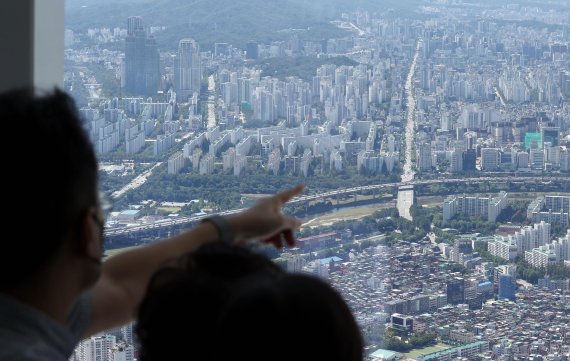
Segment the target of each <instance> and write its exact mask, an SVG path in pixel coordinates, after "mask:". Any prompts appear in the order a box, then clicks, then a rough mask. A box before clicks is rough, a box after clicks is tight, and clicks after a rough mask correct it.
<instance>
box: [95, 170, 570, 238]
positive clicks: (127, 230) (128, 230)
mask: <svg viewBox="0 0 570 361" xmlns="http://www.w3.org/2000/svg"><path fill="white" fill-rule="evenodd" d="M548 181H570V177H560V176H559V177H513V176H510V177H480V178H451V179H426V180H414V181H409V182H398V183H383V184H372V185H367V186H359V187H352V188H344V189H338V190H334V191H329V192H324V193H318V194H311V195H303V196H300V197H296V198H293V199H292V200H291V201H290V202H289V203H290V204H295V203H301V202H308V201H312V200H316V199H322V198H328V197H333V196H342V195H348V194H352V193H359V192H362V191H374V190H381V189H389V188H394V187H401V186H411V185H413V186H419V185H430V184H448V183H480V182H501V183H505V182H524V183H542V182H548ZM244 209H245V208H239V209H233V210H229V211H224V212H220V213H219V214H221V215H228V214H233V213H237V212H240V211H242V210H244ZM205 217H207V216H192V217H181V218H176V219H165V220H163V221H161V222H155V223H152V224H143V225H134V226H125V227H120V228H113V229H107V230H106V231H105V236H107V237H112V236H119V235H128V234H133V233H137V232H144V231H149V230H158V229H161V228H168V227H172V226H181V225H185V224H189V223H193V222H197V221H200V220H201V219H202V218H205Z"/></svg>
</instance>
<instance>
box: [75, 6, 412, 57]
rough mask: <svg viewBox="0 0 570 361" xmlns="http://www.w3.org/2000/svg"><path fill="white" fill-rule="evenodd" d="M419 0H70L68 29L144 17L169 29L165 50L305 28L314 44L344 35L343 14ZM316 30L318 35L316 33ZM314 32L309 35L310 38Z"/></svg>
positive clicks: (275, 37) (121, 23) (164, 38)
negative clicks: (183, 41)
mask: <svg viewBox="0 0 570 361" xmlns="http://www.w3.org/2000/svg"><path fill="white" fill-rule="evenodd" d="M419 2H420V1H419V0H407V1H405V0H404V1H397V0H385V1H372V0H350V1H343V0H314V1H310V0H124V1H116V0H115V1H112V0H68V2H67V5H66V6H67V11H66V26H68V27H69V28H71V29H73V30H80V31H84V30H86V29H87V28H90V27H111V28H113V27H117V26H120V27H125V26H126V22H127V18H128V17H129V16H133V15H137V16H142V17H143V20H144V23H145V25H146V26H158V25H160V26H167V28H168V30H167V31H166V32H163V33H160V34H157V38H158V40H159V43H160V44H161V46H163V47H167V48H172V47H175V46H176V43H177V41H178V39H180V38H183V37H192V38H195V39H196V40H198V42H199V43H200V44H203V45H204V46H205V47H211V45H212V44H213V43H215V42H227V43H231V44H233V45H236V46H240V47H243V46H244V44H245V43H246V42H247V41H248V40H250V39H254V40H258V41H263V42H265V41H270V40H278V39H283V38H284V37H286V36H288V35H287V34H283V32H282V31H281V30H284V29H289V28H293V29H307V28H311V29H310V30H309V31H308V32H307V33H308V34H301V35H300V37H302V36H304V35H306V36H307V37H308V38H310V39H311V40H317V39H319V38H328V37H333V36H341V35H342V34H343V32H342V31H340V30H339V29H337V28H335V27H334V26H332V25H331V24H330V23H329V21H330V20H332V19H337V18H338V17H339V16H340V14H341V12H343V11H350V10H356V9H358V8H360V9H370V10H373V11H378V10H386V9H388V8H396V9H405V10H411V9H413V8H414V7H415V5H417V4H418V3H419ZM315 31H317V33H316V34H315V33H314V32H315ZM309 33H310V34H309Z"/></svg>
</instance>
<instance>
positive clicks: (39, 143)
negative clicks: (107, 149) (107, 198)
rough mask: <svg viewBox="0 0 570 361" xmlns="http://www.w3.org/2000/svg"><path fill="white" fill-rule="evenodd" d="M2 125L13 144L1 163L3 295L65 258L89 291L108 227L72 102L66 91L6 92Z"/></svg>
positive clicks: (1, 98) (0, 106)
mask: <svg viewBox="0 0 570 361" xmlns="http://www.w3.org/2000/svg"><path fill="white" fill-rule="evenodd" d="M0 120H1V122H2V127H3V134H4V136H5V138H12V140H13V141H11V142H8V143H7V144H15V145H11V149H5V156H4V159H5V162H4V163H3V167H4V173H3V174H4V176H3V182H2V184H4V197H3V198H4V208H5V209H4V214H5V216H4V217H3V221H2V223H3V226H4V229H5V233H4V235H5V237H4V241H3V242H2V243H3V244H2V255H3V257H2V259H1V262H0V289H4V290H9V289H12V288H17V287H20V286H21V285H22V284H25V283H26V282H28V281H30V280H32V279H37V277H39V276H40V275H42V274H43V272H45V271H46V269H48V268H49V267H50V265H52V264H53V262H55V261H54V260H56V259H60V258H61V257H62V255H63V254H65V255H66V256H65V257H68V256H69V257H70V258H71V256H73V257H75V260H77V261H78V262H77V265H81V266H80V267H81V268H83V269H81V270H78V271H80V273H82V275H83V276H84V280H83V282H84V283H85V286H87V284H88V283H90V282H93V281H94V279H96V277H97V275H98V272H99V270H98V269H99V266H98V265H97V262H93V260H96V257H97V252H99V256H100V252H101V247H102V245H101V244H97V243H98V242H99V243H100V239H97V238H100V237H102V235H101V232H100V231H101V229H100V228H101V224H102V222H103V221H104V220H103V217H102V214H101V210H100V206H99V202H98V193H97V161H96V158H95V153H94V150H93V147H92V145H91V143H90V141H89V138H88V137H87V135H86V133H85V131H84V130H83V128H82V125H81V121H80V117H79V114H78V111H77V109H76V107H75V104H74V102H73V100H72V99H71V98H70V97H69V96H68V95H66V94H65V93H64V92H62V91H60V90H54V91H53V92H50V93H44V94H37V93H36V92H35V91H33V90H31V89H21V90H13V91H9V92H5V93H2V94H0ZM14 141H15V142H14ZM8 229H10V231H11V232H10V233H8V231H7V230H8ZM7 234H13V235H14V236H13V237H10V238H8V237H6V235H7ZM89 260H91V262H89ZM82 271H85V272H82ZM62 281H63V280H62Z"/></svg>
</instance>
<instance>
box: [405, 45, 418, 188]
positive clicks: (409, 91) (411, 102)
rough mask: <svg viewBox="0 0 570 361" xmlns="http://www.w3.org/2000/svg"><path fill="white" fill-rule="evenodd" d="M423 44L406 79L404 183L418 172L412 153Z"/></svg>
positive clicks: (415, 54) (411, 179) (415, 55)
mask: <svg viewBox="0 0 570 361" xmlns="http://www.w3.org/2000/svg"><path fill="white" fill-rule="evenodd" d="M420 47H421V42H420V41H418V43H417V44H416V52H415V53H414V59H413V60H412V65H411V66H410V72H409V73H408V78H407V79H406V84H405V86H404V89H405V91H406V98H407V102H406V104H407V106H408V112H407V115H406V120H407V121H406V131H405V133H404V136H405V138H406V148H405V150H404V152H405V161H404V168H403V172H402V182H410V181H413V180H414V176H415V175H416V172H415V171H414V165H413V164H412V152H413V151H414V138H415V136H414V135H415V129H416V117H415V115H416V100H415V98H414V76H415V74H416V66H417V64H418V57H419V55H420Z"/></svg>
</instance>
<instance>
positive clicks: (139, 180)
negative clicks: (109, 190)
mask: <svg viewBox="0 0 570 361" xmlns="http://www.w3.org/2000/svg"><path fill="white" fill-rule="evenodd" d="M161 164H162V162H160V163H156V164H155V165H154V166H153V167H152V168H150V169H149V170H146V171H144V172H143V173H141V174H139V175H138V176H137V177H135V179H133V180H132V181H130V182H129V184H127V185H126V186H124V187H123V188H121V189H119V190H118V191H115V192H113V194H111V198H113V199H115V198H119V197H120V196H122V195H123V194H125V193H127V192H128V191H130V190H133V189H136V188H138V187H140V186H142V185H143V184H144V183H145V182H146V180H147V178H148V177H149V176H150V175H151V174H152V172H153V171H154V170H155V169H156V167H158V166H159V165H161Z"/></svg>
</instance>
